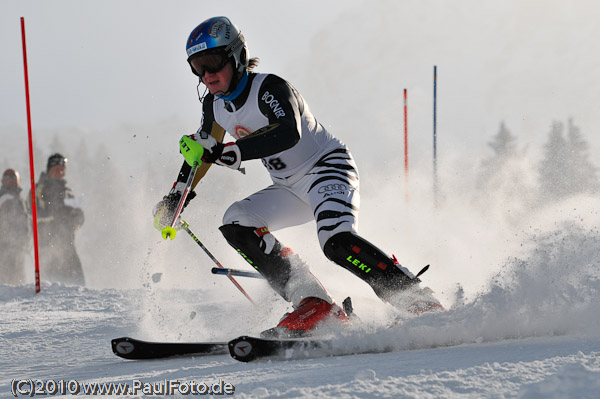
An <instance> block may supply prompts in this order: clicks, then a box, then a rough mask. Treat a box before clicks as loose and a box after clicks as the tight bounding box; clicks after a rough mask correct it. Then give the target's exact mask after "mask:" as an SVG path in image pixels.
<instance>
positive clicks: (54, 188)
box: [35, 153, 85, 285]
mask: <svg viewBox="0 0 600 399" xmlns="http://www.w3.org/2000/svg"><path fill="white" fill-rule="evenodd" d="M66 166H67V158H65V157H64V156H62V155H61V154H58V153H57V154H53V155H51V156H50V157H49V158H48V164H47V167H46V172H42V174H41V176H40V179H39V181H38V182H37V184H36V186H35V187H36V197H37V198H36V203H37V219H38V235H39V246H40V272H41V277H42V279H46V280H49V281H58V282H62V283H65V284H75V285H84V284H85V278H84V274H83V268H82V266H81V260H80V259H79V255H77V250H76V248H75V231H76V230H77V229H78V228H79V227H81V226H82V225H83V222H84V215H83V211H82V210H81V209H80V208H77V207H73V206H70V205H68V204H67V203H68V202H69V201H68V200H69V199H73V198H75V196H74V195H73V193H72V191H71V189H70V188H69V187H67V182H66V180H65V173H66ZM65 200H66V201H65Z"/></svg>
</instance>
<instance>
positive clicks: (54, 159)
mask: <svg viewBox="0 0 600 399" xmlns="http://www.w3.org/2000/svg"><path fill="white" fill-rule="evenodd" d="M67 161H68V159H67V158H65V157H64V156H62V155H61V154H59V153H56V154H52V155H50V157H49V158H48V164H47V165H46V172H48V171H50V168H52V167H53V166H56V165H60V166H64V167H65V168H66V167H67Z"/></svg>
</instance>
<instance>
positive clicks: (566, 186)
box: [475, 119, 600, 217]
mask: <svg viewBox="0 0 600 399" xmlns="http://www.w3.org/2000/svg"><path fill="white" fill-rule="evenodd" d="M489 146H490V147H491V149H492V151H493V153H492V155H491V156H489V157H487V158H484V159H483V161H482V162H481V167H480V169H479V175H478V177H477V182H476V187H477V189H478V190H477V191H476V193H475V203H477V204H479V206H480V208H481V209H483V210H484V211H485V212H486V213H489V212H491V211H492V210H493V209H496V210H500V211H501V212H506V213H511V216H513V217H519V214H520V212H518V211H525V212H526V211H527V210H528V209H531V208H532V207H543V206H545V205H549V204H552V203H555V202H556V201H560V200H563V199H566V198H569V197H571V196H573V195H577V194H584V193H587V194H593V193H597V192H598V191H599V190H600V181H599V179H598V168H597V167H596V166H595V165H594V164H593V163H592V162H591V160H590V154H589V144H588V143H587V141H586V140H585V139H584V137H583V134H582V133H581V131H580V129H579V128H578V127H577V126H576V125H575V124H574V123H573V121H572V120H571V119H569V122H568V125H567V132H566V135H565V126H564V124H563V123H560V122H554V123H552V126H551V129H550V132H549V134H548V139H547V142H546V143H545V145H544V146H543V148H542V154H541V161H539V162H537V165H536V167H532V165H533V161H532V159H531V157H530V156H529V153H528V151H526V150H524V149H523V150H520V149H519V148H518V145H517V138H516V137H515V136H514V135H512V133H511V132H510V131H509V130H508V128H507V127H506V125H505V124H504V123H501V124H500V129H499V131H498V133H496V135H495V136H493V138H492V141H491V142H490V143H489ZM492 204H495V205H497V206H495V207H494V206H491V205H492ZM515 211H517V212H516V213H515Z"/></svg>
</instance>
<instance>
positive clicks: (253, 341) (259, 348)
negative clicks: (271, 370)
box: [228, 336, 335, 362]
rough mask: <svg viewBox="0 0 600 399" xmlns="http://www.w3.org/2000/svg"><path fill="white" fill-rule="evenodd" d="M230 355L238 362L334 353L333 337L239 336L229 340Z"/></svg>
mask: <svg viewBox="0 0 600 399" xmlns="http://www.w3.org/2000/svg"><path fill="white" fill-rule="evenodd" d="M228 346H229V353H230V355H231V357H233V358H234V359H235V360H239V361H240V362H251V361H253V360H259V359H271V360H292V359H309V358H315V357H323V356H333V355H335V353H334V351H333V339H328V338H324V339H310V338H308V339H304V338H286V339H266V338H256V337H249V336H241V337H238V338H236V339H234V340H231V341H229V344H228Z"/></svg>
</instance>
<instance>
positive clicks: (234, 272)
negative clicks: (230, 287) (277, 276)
mask: <svg viewBox="0 0 600 399" xmlns="http://www.w3.org/2000/svg"><path fill="white" fill-rule="evenodd" d="M211 272H212V274H219V275H222V276H240V277H250V278H264V277H263V276H262V274H260V273H256V272H249V271H246V270H238V269H224V268H223V269H222V268H220V267H213V268H212V270H211Z"/></svg>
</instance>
